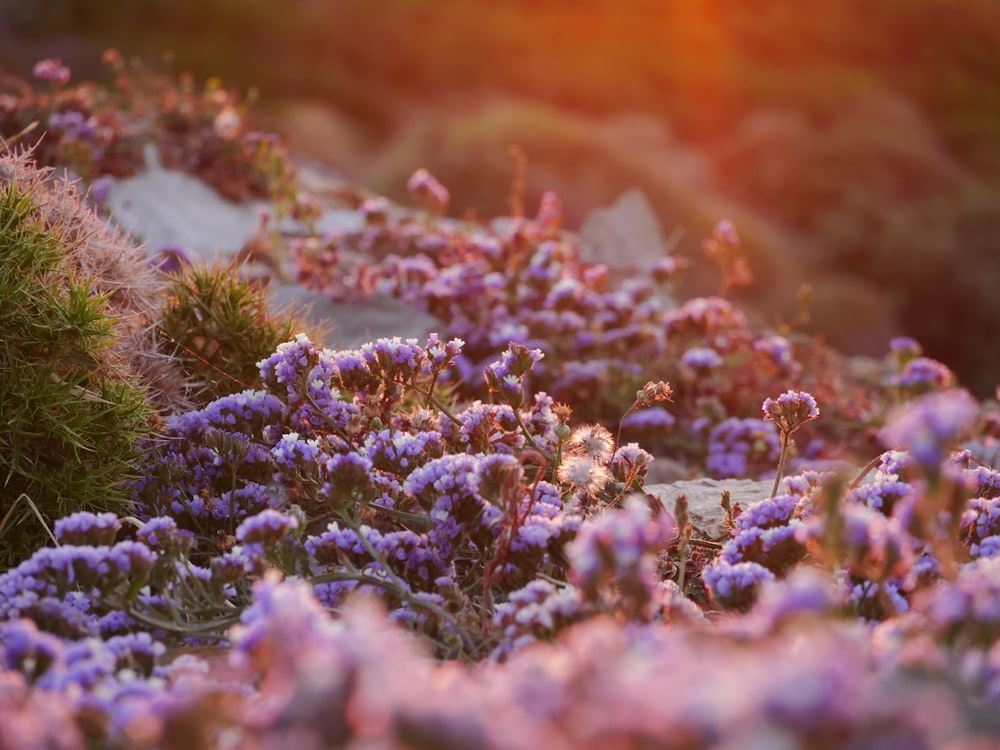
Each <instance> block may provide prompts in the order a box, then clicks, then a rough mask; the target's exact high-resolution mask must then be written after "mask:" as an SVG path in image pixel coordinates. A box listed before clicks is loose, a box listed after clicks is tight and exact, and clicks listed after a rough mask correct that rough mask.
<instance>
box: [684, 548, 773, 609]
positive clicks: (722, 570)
mask: <svg viewBox="0 0 1000 750" xmlns="http://www.w3.org/2000/svg"><path fill="white" fill-rule="evenodd" d="M701 578H702V581H703V582H704V583H705V586H706V587H708V590H709V593H711V595H712V599H713V601H716V602H718V603H719V604H721V605H722V606H723V607H725V608H726V609H736V610H740V611H746V610H747V609H749V608H750V605H751V604H752V603H753V601H754V600H755V599H756V596H757V593H758V591H759V590H760V588H761V586H762V585H763V584H765V583H768V582H770V581H773V580H774V573H772V572H771V571H770V570H768V569H767V568H765V567H764V566H763V565H761V564H759V563H755V562H738V563H735V564H732V563H729V562H726V561H724V560H722V559H720V558H716V559H715V560H713V561H712V562H711V563H709V564H708V565H707V566H705V569H704V570H703V571H702V574H701Z"/></svg>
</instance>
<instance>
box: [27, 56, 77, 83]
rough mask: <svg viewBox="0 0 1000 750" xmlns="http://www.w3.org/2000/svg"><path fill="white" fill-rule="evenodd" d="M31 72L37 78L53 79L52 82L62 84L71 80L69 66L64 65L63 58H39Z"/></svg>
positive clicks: (43, 79) (42, 79)
mask: <svg viewBox="0 0 1000 750" xmlns="http://www.w3.org/2000/svg"><path fill="white" fill-rule="evenodd" d="M31 72H32V74H33V75H34V76H35V78H37V79H39V80H41V81H51V82H52V83H58V84H60V85H63V84H66V83H68V82H69V76H70V72H69V68H67V67H66V66H65V65H63V64H62V60H60V59H59V58H48V59H46V60H39V61H38V62H37V63H35V67H34V68H33V69H32V71H31Z"/></svg>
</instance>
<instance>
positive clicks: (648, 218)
mask: <svg viewBox="0 0 1000 750" xmlns="http://www.w3.org/2000/svg"><path fill="white" fill-rule="evenodd" d="M579 240H580V259H581V260H582V261H584V262H585V263H606V264H608V265H609V266H612V267H620V268H623V269H631V270H642V269H645V268H647V267H648V266H649V264H650V263H652V262H653V261H655V260H656V259H657V258H662V257H663V256H664V255H665V254H666V253H667V249H666V246H665V243H664V238H663V231H662V229H661V228H660V222H659V220H658V219H657V218H656V213H655V212H654V211H653V207H652V205H650V202H649V198H647V197H646V194H645V193H643V192H642V191H641V190H639V189H638V188H632V189H631V190H627V191H625V192H624V193H622V194H621V196H619V198H618V200H617V201H615V203H614V205H612V206H608V207H606V208H598V209H595V210H593V211H591V212H590V213H589V214H588V215H587V216H586V217H585V218H584V220H583V223H582V224H581V226H580V232H579Z"/></svg>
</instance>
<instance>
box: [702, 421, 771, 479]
mask: <svg viewBox="0 0 1000 750" xmlns="http://www.w3.org/2000/svg"><path fill="white" fill-rule="evenodd" d="M780 455H781V444H780V442H779V438H778V430H777V429H776V427H775V426H774V425H773V424H771V423H770V422H765V421H764V420H761V419H752V418H747V419H738V418H736V417H729V418H727V419H724V420H723V421H722V422H720V423H719V424H717V425H716V426H715V427H714V428H713V429H712V432H711V433H710V434H709V436H708V456H707V457H706V459H705V470H706V471H707V472H708V473H709V474H710V475H711V476H713V477H717V478H720V479H721V478H726V477H748V476H759V475H761V474H763V473H765V472H767V471H769V470H770V469H771V467H773V466H774V464H775V463H776V462H777V461H778V457H779V456H780Z"/></svg>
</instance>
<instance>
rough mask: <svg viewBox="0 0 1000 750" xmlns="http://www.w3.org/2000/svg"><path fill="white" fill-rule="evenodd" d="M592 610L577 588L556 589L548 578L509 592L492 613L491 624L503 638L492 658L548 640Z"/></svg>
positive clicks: (498, 657)
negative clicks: (498, 630) (504, 600)
mask: <svg viewBox="0 0 1000 750" xmlns="http://www.w3.org/2000/svg"><path fill="white" fill-rule="evenodd" d="M592 613H593V607H592V606H591V605H589V604H587V603H586V602H584V600H583V597H582V596H581V595H580V589H578V588H576V587H572V586H570V587H562V588H557V587H556V586H555V585H554V584H553V583H550V582H549V581H532V582H531V583H529V584H527V585H526V586H524V587H523V588H520V589H518V590H516V591H512V592H511V593H510V595H509V597H508V598H507V601H506V602H504V603H503V604H501V605H499V606H498V607H497V608H496V610H495V612H494V614H493V624H494V626H495V627H497V628H498V629H500V631H501V632H502V633H503V638H502V640H501V641H500V643H499V644H498V645H497V647H496V649H495V650H494V651H493V654H492V657H491V658H492V659H493V660H495V661H503V660H504V659H506V658H507V657H509V656H510V655H511V654H513V653H514V652H515V651H517V650H519V649H520V648H523V647H524V646H527V645H528V644H530V643H534V642H536V641H550V640H552V639H553V638H554V637H555V635H556V634H557V633H559V631H561V630H563V629H564V628H566V627H568V626H569V625H571V624H572V623H574V622H579V621H580V620H583V619H585V618H586V617H588V616H590V615H591V614H592Z"/></svg>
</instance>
